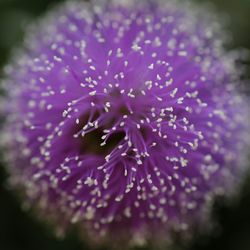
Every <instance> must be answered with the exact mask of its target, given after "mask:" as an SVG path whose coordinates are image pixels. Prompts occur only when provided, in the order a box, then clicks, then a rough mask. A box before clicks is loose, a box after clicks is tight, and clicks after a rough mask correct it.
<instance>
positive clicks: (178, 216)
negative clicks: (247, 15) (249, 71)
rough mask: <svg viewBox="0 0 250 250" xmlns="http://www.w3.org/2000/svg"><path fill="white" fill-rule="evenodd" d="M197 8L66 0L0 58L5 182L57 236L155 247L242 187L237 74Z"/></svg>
mask: <svg viewBox="0 0 250 250" xmlns="http://www.w3.org/2000/svg"><path fill="white" fill-rule="evenodd" d="M201 13H202V14H201ZM203 14H204V13H203V12H202V11H201V12H200V11H196V10H194V9H193V10H190V8H189V6H186V5H184V4H183V5H179V4H177V3H174V2H172V1H170V2H169V3H163V2H161V1H159V2H157V3H152V2H144V1H138V2H137V1H136V3H134V4H129V3H128V4H125V5H123V4H117V3H116V2H115V3H110V4H104V5H103V6H100V5H97V6H93V5H91V4H87V3H77V2H69V3H67V4H65V5H64V6H63V7H61V8H60V9H57V10H54V11H52V12H50V13H49V14H48V16H47V17H46V18H45V19H44V20H42V21H40V22H39V24H37V25H35V27H33V28H31V29H30V35H29V36H27V39H26V44H25V46H24V47H25V49H23V50H22V51H20V52H19V54H18V56H17V57H16V58H14V62H13V63H12V64H10V65H8V66H7V67H6V75H7V76H6V80H5V89H6V92H7V94H8V97H7V98H6V105H5V106H6V112H8V119H7V122H6V126H5V131H4V132H5V138H6V140H5V143H7V148H8V152H9V162H10V163H11V166H10V172H11V175H12V177H11V183H12V184H13V185H16V186H21V187H22V188H23V189H24V191H25V193H26V196H27V200H28V203H29V204H30V205H31V206H36V207H39V210H40V211H41V213H44V214H46V213H47V214H48V215H47V217H49V218H52V219H53V220H54V221H55V222H54V223H55V224H56V225H57V228H58V230H59V231H60V233H63V232H65V231H67V229H68V228H69V227H70V225H71V224H77V225H78V227H79V230H83V231H84V232H85V233H86V234H87V235H88V236H89V241H90V242H94V241H96V239H98V241H99V243H101V242H103V241H110V243H109V244H115V243H117V242H122V241H123V240H125V241H127V245H130V244H131V245H140V244H143V243H145V242H150V241H151V242H155V243H156V241H157V242H160V243H161V242H162V241H165V240H169V239H166V238H167V237H168V236H169V235H170V234H171V232H181V233H182V234H183V235H185V234H188V233H190V232H192V230H193V229H192V228H197V227H198V228H199V227H203V226H204V225H205V223H207V221H208V220H209V219H210V217H209V212H210V206H211V204H212V203H213V200H214V197H216V196H218V195H226V194H230V193H232V192H233V191H234V190H235V189H236V187H237V185H238V184H239V183H240V179H241V175H242V173H244V166H245V160H246V151H247V146H248V139H249V137H248V129H249V121H248V117H246V115H245V114H247V113H248V107H247V103H246V101H245V100H244V96H243V95H242V94H241V93H240V92H239V91H238V90H237V88H238V85H239V83H240V73H238V72H239V71H240V70H239V69H238V68H237V65H236V63H235V60H236V58H235V57H234V56H233V55H231V54H230V53H229V54H227V53H225V51H224V50H223V47H222V44H223V43H222V42H221V41H222V40H223V35H222V32H221V30H220V28H219V27H218V26H219V25H218V23H216V22H215V21H213V20H212V19H210V18H209V17H207V16H206V15H203ZM201 16H202V19H201ZM208 24H209V25H208ZM232 142H233V143H232ZM45 217H46V216H45ZM165 235H167V237H166V236H165ZM112 241H113V242H112Z"/></svg>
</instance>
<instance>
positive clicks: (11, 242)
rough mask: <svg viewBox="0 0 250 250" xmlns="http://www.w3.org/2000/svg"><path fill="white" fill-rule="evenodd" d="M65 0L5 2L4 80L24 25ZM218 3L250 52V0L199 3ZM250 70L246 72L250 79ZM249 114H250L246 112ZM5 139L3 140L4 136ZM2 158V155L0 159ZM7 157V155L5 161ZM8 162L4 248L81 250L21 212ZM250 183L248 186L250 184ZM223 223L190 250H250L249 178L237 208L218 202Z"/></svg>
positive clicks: (0, 183)
mask: <svg viewBox="0 0 250 250" xmlns="http://www.w3.org/2000/svg"><path fill="white" fill-rule="evenodd" d="M58 2H61V1H60V0H57V1H56V0H0V78H1V67H2V65H4V63H6V61H7V60H8V56H9V55H10V51H11V49H13V48H14V47H16V46H18V44H20V43H21V42H22V36H23V32H22V30H23V27H25V25H26V24H27V23H30V22H32V20H33V19H35V18H36V17H37V16H39V15H42V14H43V13H44V12H45V11H46V9H48V8H50V7H51V6H53V5H54V4H56V3H58ZM196 2H213V3H214V4H215V7H216V9H217V10H218V11H219V13H222V14H223V15H225V16H228V17H229V18H230V24H229V25H228V30H230V31H231V32H232V35H233V41H232V42H231V43H230V45H229V47H231V48H242V47H245V48H247V49H250V0H213V1H209V0H204V1H201V0H196ZM249 72H250V71H248V72H247V73H246V75H249V76H250V74H249ZM246 115H249V114H246ZM0 140H1V138H0ZM0 157H1V155H0ZM1 158H2V157H1ZM3 165H4V163H3V161H2V160H1V166H0V250H59V249H60V250H66V249H67V250H82V248H83V249H88V248H87V247H86V246H85V247H84V246H82V245H81V243H80V241H79V240H78V239H77V237H76V236H75V235H74V234H73V233H72V234H71V235H69V236H68V237H67V238H66V239H64V240H58V239H56V238H55V237H54V236H53V233H52V232H51V230H50V229H49V228H48V227H47V226H45V225H42V223H39V222H38V221H37V220H36V219H35V217H34V216H32V215H31V214H30V213H27V212H24V211H22V209H21V206H20V203H19V201H18V199H17V198H16V197H15V195H14V194H13V193H11V192H10V191H8V190H7V188H6V185H5V181H6V177H7V175H6V173H5V172H4V167H3ZM248 183H249V184H248ZM214 214H215V218H216V220H217V221H218V222H219V224H220V225H221V226H220V227H217V228H216V229H215V230H214V232H213V233H212V234H209V235H206V236H203V237H197V239H195V240H194V242H193V243H192V244H191V246H186V247H185V249H186V250H208V249H209V250H210V249H211V250H212V249H213V250H250V179H248V181H246V184H245V186H244V187H243V189H242V192H241V195H240V198H239V200H238V201H237V202H235V203H234V204H230V205H229V204H225V203H223V202H220V203H218V205H217V206H216V207H215V209H214Z"/></svg>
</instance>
